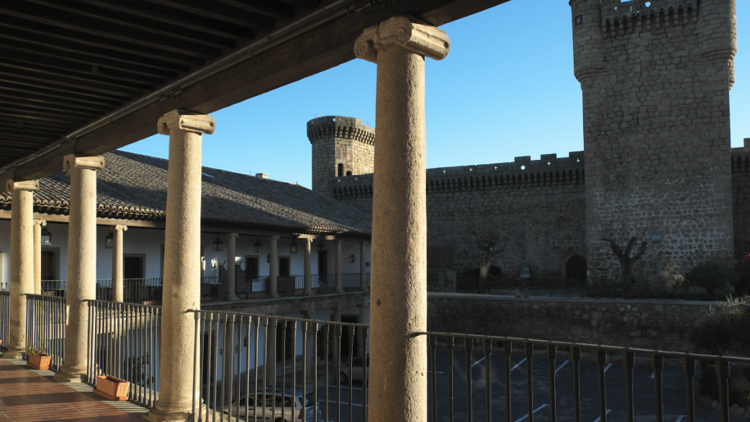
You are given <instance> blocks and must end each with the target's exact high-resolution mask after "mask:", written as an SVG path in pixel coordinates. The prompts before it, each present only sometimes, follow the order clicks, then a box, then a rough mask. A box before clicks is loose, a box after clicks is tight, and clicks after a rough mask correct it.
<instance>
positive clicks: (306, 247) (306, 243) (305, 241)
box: [302, 238, 313, 296]
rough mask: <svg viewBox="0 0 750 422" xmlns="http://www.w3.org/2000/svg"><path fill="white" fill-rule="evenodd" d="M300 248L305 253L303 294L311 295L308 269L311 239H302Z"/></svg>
mask: <svg viewBox="0 0 750 422" xmlns="http://www.w3.org/2000/svg"><path fill="white" fill-rule="evenodd" d="M302 241H303V243H302V249H303V250H304V253H305V296H312V294H313V292H312V271H310V249H311V243H312V239H310V238H305V239H302Z"/></svg>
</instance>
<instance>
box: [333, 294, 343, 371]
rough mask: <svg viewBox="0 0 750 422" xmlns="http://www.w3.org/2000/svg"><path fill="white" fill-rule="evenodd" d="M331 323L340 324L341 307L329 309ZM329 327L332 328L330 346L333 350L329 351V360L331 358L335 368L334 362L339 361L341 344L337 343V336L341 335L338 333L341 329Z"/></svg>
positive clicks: (337, 326) (335, 326) (334, 326)
mask: <svg viewBox="0 0 750 422" xmlns="http://www.w3.org/2000/svg"><path fill="white" fill-rule="evenodd" d="M331 321H333V322H341V307H339V306H336V307H333V308H331ZM331 327H332V328H333V329H332V330H331V340H332V341H331V344H332V349H333V350H332V351H331V358H333V365H334V368H335V367H336V362H338V361H339V360H340V359H341V344H340V342H339V335H340V334H343V333H342V332H341V331H340V330H341V327H340V326H339V325H332V326H331Z"/></svg>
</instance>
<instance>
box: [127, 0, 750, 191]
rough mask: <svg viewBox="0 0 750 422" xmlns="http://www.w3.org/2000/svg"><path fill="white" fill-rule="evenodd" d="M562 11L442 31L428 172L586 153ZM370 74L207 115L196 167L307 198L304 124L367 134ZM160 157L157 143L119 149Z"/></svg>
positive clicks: (358, 69) (740, 100) (743, 81)
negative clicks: (273, 183)
mask: <svg viewBox="0 0 750 422" xmlns="http://www.w3.org/2000/svg"><path fill="white" fill-rule="evenodd" d="M747 19H750V1H746V0H738V1H737V35H738V36H737V38H738V53H737V56H736V57H735V80H736V81H735V84H734V87H733V88H732V91H730V107H731V114H732V127H731V130H732V147H739V146H742V139H743V138H745V137H747V138H750V52H747V51H745V50H744V47H745V46H746V44H747V43H748V42H750V24H746V22H745V21H746V20H747ZM570 26H571V19H570V7H569V6H568V2H567V1H564V0H513V1H510V2H508V3H505V4H502V5H500V6H497V7H495V8H493V9H490V10H487V11H485V12H482V13H479V14H476V15H474V16H470V17H468V18H465V19H463V20H460V21H457V22H453V23H451V24H448V25H445V26H443V27H442V29H444V30H445V31H447V33H448V36H449V37H450V38H451V52H450V54H449V55H448V57H447V58H446V59H444V60H442V61H439V62H436V61H433V60H428V61H427V68H426V78H427V81H426V83H427V88H426V103H427V106H426V107H427V110H426V111H427V166H428V168H433V167H447V166H457V165H472V164H485V163H502V162H508V161H513V158H514V157H517V156H523V155H530V156H531V158H532V159H539V156H540V155H541V154H550V153H556V154H557V155H558V156H559V157H566V156H567V155H568V152H570V151H580V150H582V149H583V122H582V108H581V89H580V84H579V83H578V81H577V80H576V79H575V77H574V76H573V47H572V35H571V30H570ZM375 76H376V67H375V65H374V64H372V63H369V62H365V61H362V60H353V61H351V62H348V63H345V64H343V65H341V66H338V67H336V68H333V69H330V70H328V71H326V72H323V73H320V74H318V75H314V76H311V77H309V78H307V79H304V80H301V81H299V82H296V83H294V84H291V85H288V86H285V87H283V88H280V89H277V90H275V91H272V92H269V93H267V94H264V95H261V96H259V97H256V98H252V99H250V100H247V101H244V102H242V103H240V104H236V105H234V106H232V107H228V108H226V109H224V110H220V111H218V112H216V113H213V116H214V118H215V119H216V132H215V133H214V134H213V135H211V136H204V138H203V164H204V165H205V166H209V167H217V168H221V169H226V170H230V171H236V172H239V173H244V174H255V173H268V174H269V175H270V177H271V178H272V179H276V180H281V181H285V182H290V183H299V184H301V185H303V186H306V187H308V188H309V187H310V186H311V160H312V157H311V147H310V143H309V141H308V140H307V135H306V124H307V121H308V120H310V119H312V118H314V117H315V116H316V115H317V116H326V115H342V116H351V117H358V118H360V119H361V120H362V121H363V122H364V123H366V124H369V125H370V126H376V124H375ZM123 150H125V151H131V152H137V153H141V154H148V155H153V156H157V157H162V158H167V157H168V138H167V137H166V136H162V135H156V136H153V137H151V138H147V139H144V140H142V141H140V142H137V143H135V144H132V145H129V146H127V147H125V148H123Z"/></svg>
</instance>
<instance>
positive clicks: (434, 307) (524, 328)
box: [427, 293, 713, 352]
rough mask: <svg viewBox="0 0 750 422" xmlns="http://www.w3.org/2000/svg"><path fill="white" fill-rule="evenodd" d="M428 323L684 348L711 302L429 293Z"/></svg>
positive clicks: (444, 328)
mask: <svg viewBox="0 0 750 422" xmlns="http://www.w3.org/2000/svg"><path fill="white" fill-rule="evenodd" d="M427 302H428V306H427V312H428V319H427V329H428V330H429V331H438V332H454V333H470V334H485V335H496V336H510V337H524V338H534V339H541V340H558V341H573V342H581V343H595V344H606V345H612V346H623V347H626V346H631V347H642V348H647V349H660V350H669V351H680V352H687V351H692V352H695V350H694V349H693V347H692V344H691V343H690V341H689V338H688V335H689V332H690V330H691V328H692V327H693V326H694V325H695V323H696V321H697V320H698V319H699V318H700V317H701V316H702V315H703V314H705V313H706V312H707V311H708V309H709V306H711V305H712V304H713V302H687V301H656V300H647V301H638V300H627V301H618V300H602V299H597V300H581V299H561V298H517V297H507V296H487V295H470V294H456V293H429V294H428V299H427Z"/></svg>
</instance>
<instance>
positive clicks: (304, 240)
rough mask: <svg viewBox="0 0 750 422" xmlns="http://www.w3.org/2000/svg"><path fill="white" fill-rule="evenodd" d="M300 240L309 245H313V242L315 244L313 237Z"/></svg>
mask: <svg viewBox="0 0 750 422" xmlns="http://www.w3.org/2000/svg"><path fill="white" fill-rule="evenodd" d="M298 240H301V241H303V242H307V243H309V244H312V243H313V242H315V239H313V238H311V237H300V238H298Z"/></svg>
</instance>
